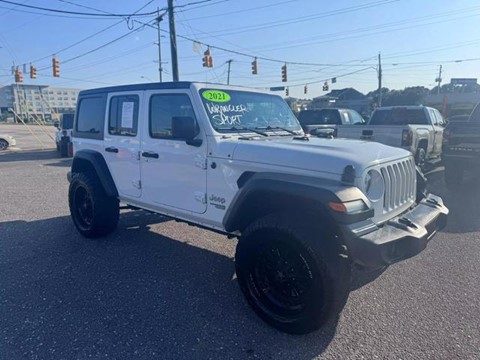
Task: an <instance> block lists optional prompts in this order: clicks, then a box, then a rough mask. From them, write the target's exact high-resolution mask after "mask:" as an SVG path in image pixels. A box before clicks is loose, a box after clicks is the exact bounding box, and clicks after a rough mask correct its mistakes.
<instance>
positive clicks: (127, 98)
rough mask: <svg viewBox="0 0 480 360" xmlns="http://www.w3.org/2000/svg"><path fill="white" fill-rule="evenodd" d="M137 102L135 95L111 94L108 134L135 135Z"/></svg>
mask: <svg viewBox="0 0 480 360" xmlns="http://www.w3.org/2000/svg"><path fill="white" fill-rule="evenodd" d="M138 104H139V98H138V96H137V95H122V96H113V97H112V98H111V99H110V115H109V119H108V132H109V134H112V135H123V136H137V127H138Z"/></svg>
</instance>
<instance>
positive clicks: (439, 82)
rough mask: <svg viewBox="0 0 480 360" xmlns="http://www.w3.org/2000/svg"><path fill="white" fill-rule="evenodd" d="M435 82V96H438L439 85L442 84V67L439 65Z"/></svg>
mask: <svg viewBox="0 0 480 360" xmlns="http://www.w3.org/2000/svg"><path fill="white" fill-rule="evenodd" d="M435 81H436V82H437V83H438V88H437V94H440V84H441V83H442V65H440V69H439V70H438V77H437V78H436V79H435Z"/></svg>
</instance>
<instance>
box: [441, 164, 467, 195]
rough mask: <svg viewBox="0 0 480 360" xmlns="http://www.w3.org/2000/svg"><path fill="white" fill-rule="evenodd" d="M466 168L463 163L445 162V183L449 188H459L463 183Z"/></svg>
mask: <svg viewBox="0 0 480 360" xmlns="http://www.w3.org/2000/svg"><path fill="white" fill-rule="evenodd" d="M464 174H465V169H464V168H463V167H462V166H461V165H456V164H450V163H446V164H445V184H446V185H447V187H448V189H449V190H458V189H459V187H460V185H462V182H463V177H464Z"/></svg>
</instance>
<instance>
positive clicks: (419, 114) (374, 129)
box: [337, 106, 445, 170]
mask: <svg viewBox="0 0 480 360" xmlns="http://www.w3.org/2000/svg"><path fill="white" fill-rule="evenodd" d="M444 126H445V121H444V120H443V117H442V115H441V114H440V112H439V111H438V110H437V109H434V108H431V107H427V106H391V107H381V108H378V109H376V110H375V111H374V112H373V114H372V117H371V118H370V120H369V121H368V122H367V124H366V125H365V126H361V127H358V126H348V125H346V126H341V127H338V129H337V134H338V135H337V136H338V137H339V138H350V139H362V140H369V141H376V142H379V143H382V144H386V145H390V146H395V147H401V148H404V149H406V150H408V151H410V152H411V153H412V154H413V155H414V156H415V162H416V164H417V165H418V166H419V167H420V168H421V169H422V170H424V168H425V163H426V162H427V161H432V160H434V159H439V158H440V155H441V153H442V137H443V129H444Z"/></svg>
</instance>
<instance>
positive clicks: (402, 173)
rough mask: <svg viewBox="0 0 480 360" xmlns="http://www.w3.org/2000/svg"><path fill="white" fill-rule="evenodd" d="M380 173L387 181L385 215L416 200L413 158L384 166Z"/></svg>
mask: <svg viewBox="0 0 480 360" xmlns="http://www.w3.org/2000/svg"><path fill="white" fill-rule="evenodd" d="M380 171H381V173H382V175H383V179H384V181H385V195H384V199H383V211H384V213H388V212H390V211H392V210H395V209H396V208H398V207H400V206H402V205H404V204H406V203H407V202H412V200H414V199H415V193H416V172H415V162H414V160H413V158H410V159H407V160H402V161H399V162H397V163H393V164H388V165H385V166H382V168H381V170H380Z"/></svg>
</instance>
